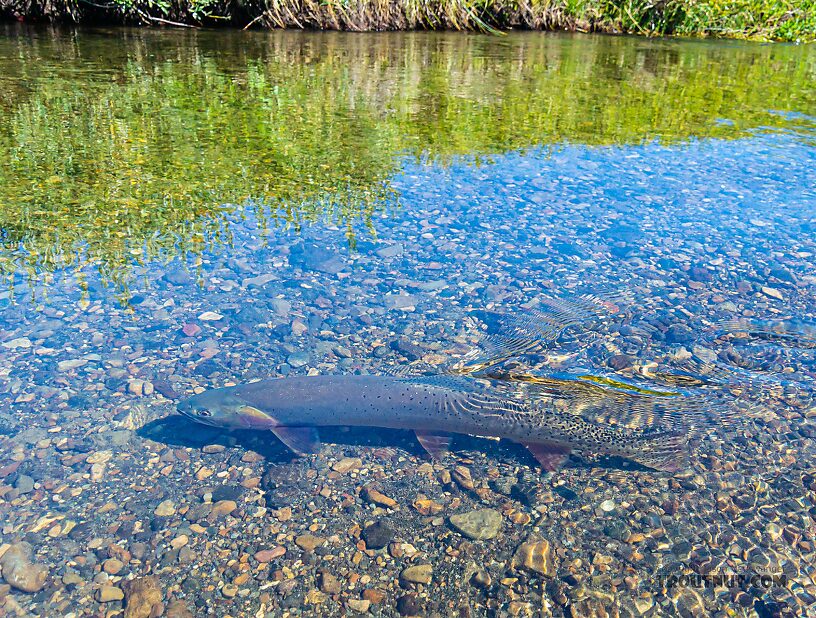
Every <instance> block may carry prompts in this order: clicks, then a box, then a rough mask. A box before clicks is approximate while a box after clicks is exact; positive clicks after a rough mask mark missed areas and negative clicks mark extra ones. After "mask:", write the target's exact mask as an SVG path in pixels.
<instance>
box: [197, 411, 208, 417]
mask: <svg viewBox="0 0 816 618" xmlns="http://www.w3.org/2000/svg"><path fill="white" fill-rule="evenodd" d="M196 415H198V416H212V412H210V411H209V410H196Z"/></svg>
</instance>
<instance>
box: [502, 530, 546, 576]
mask: <svg viewBox="0 0 816 618" xmlns="http://www.w3.org/2000/svg"><path fill="white" fill-rule="evenodd" d="M511 566H512V567H513V568H518V567H523V568H525V569H527V570H530V571H533V572H535V573H538V574H540V575H544V576H545V577H553V576H554V575H555V567H554V566H553V561H552V552H551V547H550V542H549V541H548V540H546V539H541V540H530V541H526V542H524V543H522V544H521V545H519V547H518V549H516V553H515V554H513V560H512V561H511Z"/></svg>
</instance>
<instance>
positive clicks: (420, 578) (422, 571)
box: [400, 564, 433, 584]
mask: <svg viewBox="0 0 816 618" xmlns="http://www.w3.org/2000/svg"><path fill="white" fill-rule="evenodd" d="M400 579H401V580H403V581H406V582H410V583H412V584H430V583H431V580H432V579H433V565H430V564H417V565H414V566H409V567H408V568H406V569H403V570H402V572H401V573H400Z"/></svg>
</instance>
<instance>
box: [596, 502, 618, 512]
mask: <svg viewBox="0 0 816 618" xmlns="http://www.w3.org/2000/svg"><path fill="white" fill-rule="evenodd" d="M600 507H601V510H602V511H603V512H604V513H610V512H612V511H614V510H615V501H614V500H604V501H603V502H601V504H600Z"/></svg>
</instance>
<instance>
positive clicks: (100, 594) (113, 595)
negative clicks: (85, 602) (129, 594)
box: [94, 586, 125, 603]
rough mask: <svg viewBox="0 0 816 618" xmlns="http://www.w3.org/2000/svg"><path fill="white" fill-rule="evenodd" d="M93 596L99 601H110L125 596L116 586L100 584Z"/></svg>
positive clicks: (119, 599)
mask: <svg viewBox="0 0 816 618" xmlns="http://www.w3.org/2000/svg"><path fill="white" fill-rule="evenodd" d="M94 596H95V597H96V600H97V601H99V602H100V603H110V602H112V601H121V600H122V599H124V598H125V593H124V591H123V590H122V589H121V588H119V587H117V586H102V587H100V588H99V589H98V590H97V591H96V594H95V595H94Z"/></svg>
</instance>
